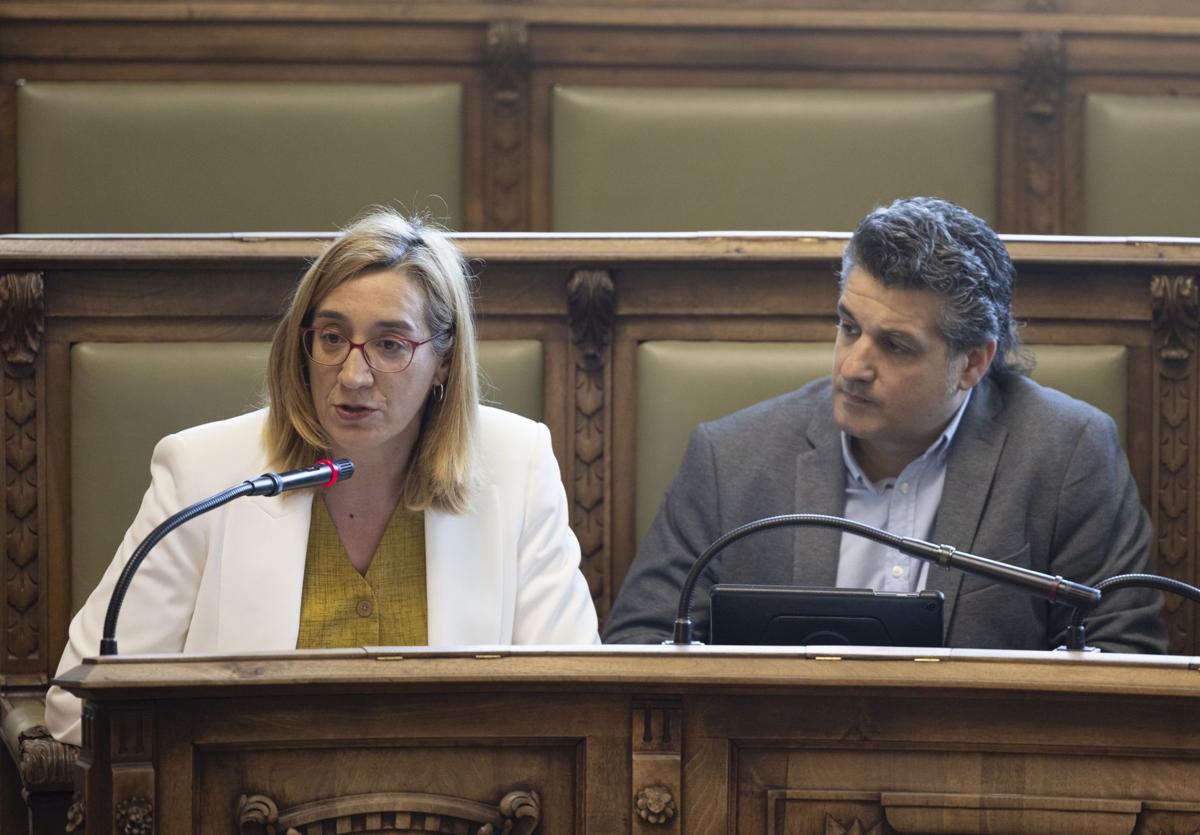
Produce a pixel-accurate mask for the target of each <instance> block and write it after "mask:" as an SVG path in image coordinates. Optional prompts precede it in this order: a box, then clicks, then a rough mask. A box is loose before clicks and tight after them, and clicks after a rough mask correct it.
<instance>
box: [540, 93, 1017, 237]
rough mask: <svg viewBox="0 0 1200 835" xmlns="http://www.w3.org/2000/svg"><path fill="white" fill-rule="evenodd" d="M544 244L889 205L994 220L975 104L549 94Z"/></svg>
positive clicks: (984, 126) (988, 100) (798, 220)
mask: <svg viewBox="0 0 1200 835" xmlns="http://www.w3.org/2000/svg"><path fill="white" fill-rule="evenodd" d="M552 106H553V138H552V140H551V157H552V185H551V209H552V223H553V228H554V229H555V230H556V231H572V232H575V231H598V232H599V231H605V232H606V231H657V230H699V229H725V230H729V229H810V230H817V229H853V228H854V226H855V224H856V223H857V222H858V220H859V218H861V217H862V216H863V214H864V213H865V212H866V211H867V210H869V209H870V208H871V207H872V206H874V205H876V204H879V203H886V202H890V201H891V200H892V199H894V198H897V197H907V196H910V195H914V194H928V195H937V196H940V197H946V198H949V199H951V200H954V201H956V202H958V203H960V204H962V205H964V206H966V207H967V208H969V209H971V210H972V211H974V212H975V213H976V214H978V215H980V216H981V217H983V218H985V219H989V220H990V219H992V218H994V216H995V214H996V196H995V179H996V112H995V111H996V103H995V97H994V96H993V95H992V94H991V93H987V92H965V93H964V92H952V91H941V92H904V91H861V90H858V91H855V90H781V89H729V88H725V89H715V88H714V89H700V88H646V87H574V86H560V87H556V88H555V89H554V92H553V103H552Z"/></svg>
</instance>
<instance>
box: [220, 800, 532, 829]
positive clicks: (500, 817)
mask: <svg viewBox="0 0 1200 835" xmlns="http://www.w3.org/2000/svg"><path fill="white" fill-rule="evenodd" d="M541 817H542V800H541V796H540V795H539V794H538V792H537V791H534V790H530V791H513V792H509V793H508V794H506V795H505V796H504V797H502V798H501V799H500V802H499V803H498V804H496V805H495V806H490V805H488V804H485V803H479V802H478V801H474V800H468V799H467V798H464V797H450V796H447V795H440V794H424V793H420V792H382V793H377V794H357V795H346V796H343V797H331V798H325V799H323V800H315V801H312V802H310V803H301V804H300V805H298V806H296V807H294V808H292V809H287V810H284V811H282V812H281V811H279V807H278V806H277V805H276V803H275V801H274V800H272V799H271V798H270V797H267V796H266V795H261V794H255V795H242V796H241V798H239V800H238V806H237V813H236V820H237V826H238V832H239V833H240V835H301V833H308V832H361V831H366V832H459V833H463V835H529V833H532V832H534V831H535V830H536V829H537V827H538V824H539V823H540V822H541Z"/></svg>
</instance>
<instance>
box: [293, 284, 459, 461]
mask: <svg viewBox="0 0 1200 835" xmlns="http://www.w3.org/2000/svg"><path fill="white" fill-rule="evenodd" d="M311 327H313V328H317V329H320V330H324V331H325V332H326V333H325V336H324V338H325V339H326V340H327V343H328V342H331V343H334V344H337V343H338V342H339V340H340V339H341V340H350V341H351V342H355V343H364V342H371V341H372V340H378V339H380V338H386V337H401V338H404V339H410V340H413V341H416V342H420V341H422V340H425V339H428V338H429V337H431V336H433V334H432V333H429V332H428V331H429V328H428V326H427V325H426V323H425V296H424V293H423V291H422V290H421V289H420V287H419V285H418V284H416V283H415V282H413V281H412V280H411V279H409V277H408V276H407V275H406V274H405V273H404V271H403V270H400V271H395V270H380V271H378V272H372V273H367V274H365V275H360V276H357V277H355V278H352V279H351V280H349V281H347V282H345V283H344V284H341V285H340V286H338V287H335V288H334V289H333V290H331V291H330V292H329V293H328V295H326V296H325V298H323V299H321V300H320V301H319V302H318V303H317V305H316V307H315V308H314V310H313V316H312V324H311ZM315 338H317V339H321V338H322V336H321V335H320V334H318V335H317V336H316V337H315ZM394 344H395V343H394V342H384V343H376V345H379V346H384V347H386V346H389V345H394ZM367 350H368V351H371V350H372V348H371V347H368V348H367ZM380 350H382V348H381V349H380ZM305 359H306V361H307V362H308V379H309V385H310V388H311V390H312V398H313V406H314V407H315V408H316V411H317V418H318V419H319V420H320V422H321V426H322V428H324V430H325V433H326V435H327V436H328V438H329V440H330V447H331V449H330V452H331V453H332V454H333V455H334V457H339V458H340V457H346V458H350V459H351V460H353V461H354V462H355V463H356V464H358V465H359V466H360V467H361V466H362V465H364V464H366V465H369V464H371V463H375V462H378V463H381V464H386V463H388V462H397V463H403V462H405V461H407V458H408V454H409V452H411V450H412V447H413V445H414V444H415V443H416V440H417V437H418V435H419V434H420V430H421V416H422V413H423V411H424V408H425V402H426V399H427V398H428V397H429V394H430V392H431V391H432V389H433V386H434V385H437V384H442V385H444V384H445V382H446V373H447V370H448V367H447V363H446V362H444V361H442V360H441V359H439V357H438V356H437V355H436V354H435V353H434V351H433V345H432V343H429V344H425V345H421V346H420V347H418V348H416V353H415V354H414V355H413V357H412V362H411V364H410V365H409V366H408V368H406V369H405V370H404V371H401V372H385V371H377V370H375V369H373V368H371V366H369V365H368V364H367V361H366V357H365V356H364V354H363V351H362V349H361V348H351V349H350V353H349V355H348V356H347V357H346V359H345V360H344V361H343V362H342V363H341V364H340V365H332V366H331V365H321V364H319V363H317V362H314V361H313V360H312V359H311V358H310V357H307V356H306V357H305Z"/></svg>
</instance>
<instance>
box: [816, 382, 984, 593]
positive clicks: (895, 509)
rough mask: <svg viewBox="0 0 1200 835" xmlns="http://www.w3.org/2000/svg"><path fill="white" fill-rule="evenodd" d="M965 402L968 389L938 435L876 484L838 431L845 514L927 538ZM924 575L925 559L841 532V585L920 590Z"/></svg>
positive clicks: (860, 587) (870, 523)
mask: <svg viewBox="0 0 1200 835" xmlns="http://www.w3.org/2000/svg"><path fill="white" fill-rule="evenodd" d="M970 400H971V392H968V393H967V396H966V397H965V398H964V399H963V402H962V405H961V406H960V407H959V409H958V411H957V412H955V413H954V417H953V418H951V420H950V423H948V424H947V425H946V428H945V429H944V430H943V431H942V434H941V435H939V436H938V437H937V439H936V440H935V441H934V442H933V443H932V444H930V446H929V449H927V450H925V452H924V453H922V454H921V456H920V457H918V458H916V459H915V460H913V461H912V462H911V463H909V465H908V466H907V467H905V468H904V470H903V472H901V473H900V475H898V476H897V477H896V478H885V479H881V480H880V481H878V482H872V481H871V480H870V479H869V478H867V476H866V474H865V473H863V471H862V468H861V467H859V466H858V462H857V461H856V460H855V459H854V453H853V452H852V451H851V450H850V437H849V436H848V435H847V434H846V433H845V432H843V433H842V461H843V462H844V463H845V465H846V509H845V516H846V518H847V519H853V520H854V521H855V522H862V523H864V524H867V525H871V526H872V527H876V528H882V529H883V530H885V531H887V532H888V533H892V534H895V535H896V536H907V537H913V538H915V539H929V537H930V536H931V535H932V533H933V523H934V520H935V519H936V517H937V510H938V505H939V504H941V501H942V487H943V485H945V483H946V459H947V457H948V456H949V453H950V443H951V442H952V441H953V440H954V433H955V432H957V431H958V424H959V423H960V422H961V421H962V416H963V412H964V411H966V408H967V403H968V402H970ZM928 573H929V563H928V562H926V561H925V560H921V559H917V558H916V557H909V556H906V555H905V554H902V553H900V552H899V551H897V550H896V549H895V548H889V547H888V546H886V545H883V544H882V543H878V542H875V541H873V540H870V539H866V538H864V537H861V536H856V535H855V534H851V533H843V534H842V544H841V549H840V551H839V552H838V573H837V585H838V586H839V587H840V588H852V589H875V590H876V591H889V592H915V591H921V590H922V589H924V588H925V578H926V576H927V575H928Z"/></svg>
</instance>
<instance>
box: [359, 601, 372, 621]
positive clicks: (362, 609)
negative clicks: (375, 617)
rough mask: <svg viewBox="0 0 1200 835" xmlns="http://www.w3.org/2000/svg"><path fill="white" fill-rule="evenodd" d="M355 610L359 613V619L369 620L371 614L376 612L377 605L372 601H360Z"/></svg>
mask: <svg viewBox="0 0 1200 835" xmlns="http://www.w3.org/2000/svg"><path fill="white" fill-rule="evenodd" d="M354 610H355V611H356V612H358V615H359V617H363V618H369V617H370V616H371V612H373V611H375V604H374V603H372V602H371V601H370V600H360V601H358V605H357V606H355V607H354Z"/></svg>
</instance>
